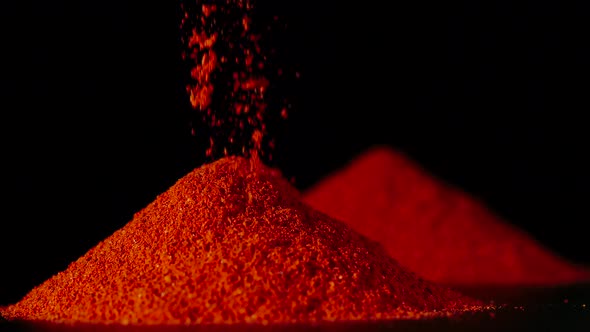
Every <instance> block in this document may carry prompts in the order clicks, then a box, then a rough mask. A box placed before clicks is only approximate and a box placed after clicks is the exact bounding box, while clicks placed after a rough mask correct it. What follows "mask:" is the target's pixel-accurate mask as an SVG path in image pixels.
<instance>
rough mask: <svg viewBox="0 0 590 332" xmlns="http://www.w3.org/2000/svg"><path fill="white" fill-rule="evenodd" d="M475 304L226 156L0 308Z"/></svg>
mask: <svg viewBox="0 0 590 332" xmlns="http://www.w3.org/2000/svg"><path fill="white" fill-rule="evenodd" d="M80 222H83V220H80ZM479 305H480V303H479V302H478V301H476V300H472V299H470V298H467V297H464V296H463V295H461V294H459V293H457V292H455V291H453V290H451V289H449V288H446V287H442V286H439V285H437V284H434V283H432V282H428V281H425V280H422V279H420V278H418V277H417V276H416V275H415V274H413V273H412V272H409V271H408V270H405V269H403V268H401V267H400V266H399V265H398V263H397V262H396V261H395V260H394V259H392V258H390V257H389V256H388V255H386V253H385V252H384V251H383V250H382V248H381V247H380V246H379V245H378V244H376V243H375V242H372V241H370V240H368V239H366V238H365V237H363V236H361V235H359V234H358V233H356V232H354V231H352V230H351V229H350V228H348V226H346V225H345V224H343V223H341V222H339V221H336V220H334V219H332V218H330V217H328V216H327V215H325V214H323V213H320V212H318V211H316V210H314V209H312V208H310V207H309V206H308V205H306V204H305V203H303V202H302V201H301V200H300V193H299V192H298V191H297V190H296V189H294V187H292V186H291V185H290V184H289V182H288V181H286V180H285V179H284V178H283V177H282V176H281V174H280V173H279V172H278V171H277V170H275V169H272V168H269V167H267V166H264V165H263V164H261V163H253V162H252V161H251V160H249V159H246V158H243V157H225V158H222V159H220V160H217V161H215V162H212V163H210V164H206V165H203V166H201V167H199V168H196V169H195V170H193V171H192V172H190V173H188V174H187V175H185V176H184V177H182V178H181V179H179V180H178V181H177V182H176V183H175V184H174V185H173V186H171V187H170V188H169V189H168V190H167V191H165V192H163V193H162V194H160V195H159V196H158V197H157V198H156V199H155V200H154V201H153V202H151V203H150V204H148V205H147V206H146V207H145V208H143V209H142V210H140V211H139V212H137V213H136V214H135V215H134V216H133V218H132V220H130V221H129V223H128V224H126V225H125V226H124V227H122V228H121V229H119V230H117V231H116V232H115V233H113V234H112V235H111V236H109V237H107V238H106V239H104V240H103V241H101V242H100V243H98V244H97V245H96V246H95V247H93V248H92V249H90V250H89V251H88V252H87V253H86V254H85V255H83V256H82V257H80V258H79V259H78V260H76V261H75V262H73V263H71V264H70V265H69V266H68V267H67V269H66V270H64V271H62V272H60V273H58V274H56V275H55V276H53V277H52V278H50V279H48V280H47V281H45V282H44V283H42V284H41V285H39V286H37V287H36V288H34V289H32V290H31V291H30V292H29V293H28V294H27V295H26V296H24V298H23V299H22V300H21V301H19V302H18V303H16V304H14V305H11V306H9V307H7V308H5V309H4V310H3V312H2V314H3V315H4V316H6V317H7V318H9V319H11V320H13V319H22V320H44V321H51V322H65V323H75V322H89V323H102V324H109V323H119V324H195V323H249V322H254V323H262V324H265V323H289V322H315V321H340V320H361V319H394V318H423V317H434V316H441V315H445V316H446V315H450V314H452V313H457V312H463V311H465V310H476V309H481V308H482V307H480V306H479Z"/></svg>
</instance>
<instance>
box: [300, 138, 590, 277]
mask: <svg viewBox="0 0 590 332" xmlns="http://www.w3.org/2000/svg"><path fill="white" fill-rule="evenodd" d="M304 196H305V198H304V199H305V201H307V202H308V203H309V204H310V205H312V206H313V207H315V208H317V209H319V210H320V211H323V212H325V213H327V214H328V215H330V216H331V217H334V218H336V219H338V220H342V221H345V222H346V223H347V224H348V225H349V226H351V227H352V228H353V229H354V230H355V231H357V232H359V233H361V234H363V235H365V236H367V237H369V238H370V239H372V240H375V241H377V242H379V243H381V244H382V245H383V246H384V248H385V249H386V250H387V252H388V253H389V254H390V255H392V256H393V257H394V258H395V259H396V260H397V261H398V262H399V263H400V264H401V265H402V266H404V267H405V268H408V269H409V270H411V271H414V272H416V273H417V274H418V275H420V276H422V277H424V278H425V279H430V280H433V281H436V282H440V283H444V284H451V285H455V284H456V285H469V286H473V285H526V286H539V285H552V286H553V285H563V284H572V283H580V282H590V270H589V269H587V268H585V267H580V266H577V265H575V264H573V263H572V262H570V261H568V260H566V259H564V258H563V257H560V256H558V255H556V254H555V253H553V252H551V251H550V250H548V249H547V248H545V247H544V246H542V245H541V244H540V243H539V242H537V241H536V240H535V239H534V238H533V237H532V236H530V235H529V234H527V233H526V232H524V231H523V230H521V229H518V228H516V227H515V226H513V225H511V224H510V223H508V222H506V221H505V220H504V219H502V218H500V217H499V216H498V215H496V214H495V213H493V211H491V209H489V208H487V207H486V206H485V204H484V203H483V202H482V201H479V200H477V199H475V198H473V197H470V196H469V195H468V194H466V193H464V192H462V191H461V190H459V189H458V188H457V187H454V186H452V185H450V184H448V183H444V182H443V181H441V180H438V179H436V178H435V177H434V176H431V175H429V173H428V172H427V171H426V170H425V169H423V168H421V167H420V166H419V165H418V164H417V163H415V162H413V161H412V160H411V159H410V158H408V157H406V156H405V155H404V154H402V153H399V152H396V151H395V150H394V149H393V148H391V147H388V146H375V147H373V148H371V149H369V150H367V151H365V152H364V153H362V154H360V155H358V156H357V157H356V158H354V159H352V160H351V161H350V163H349V164H348V165H347V166H345V167H343V168H341V169H340V170H337V171H335V172H333V173H332V174H331V175H329V176H327V177H326V178H325V179H323V180H321V181H320V182H319V183H317V184H316V185H314V186H313V187H312V188H310V189H308V190H307V191H306V192H305V194H304Z"/></svg>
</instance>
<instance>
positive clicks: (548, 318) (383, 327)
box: [0, 303, 590, 332]
mask: <svg viewBox="0 0 590 332" xmlns="http://www.w3.org/2000/svg"><path fill="white" fill-rule="evenodd" d="M482 328H485V329H487V330H490V331H512V330H515V329H517V330H518V331H540V330H543V331H588V330H590V305H585V304H580V303H561V304H560V305H555V304H542V305H530V306H511V305H504V306H501V307H498V308H496V309H495V310H493V311H478V312H472V313H464V314H461V315H457V316H453V317H447V318H441V317H439V318H431V319H415V320H413V319H402V320H382V321H370V322H367V321H357V322H337V323H318V324H270V325H264V326H263V325H258V324H233V325H219V324H205V325H197V326H194V325H193V326H184V325H166V326H164V325H159V326H137V325H135V326H134V325H127V326H124V325H99V324H59V323H44V322H23V321H21V322H10V321H3V320H1V319H0V330H2V331H5V332H10V331H41V332H90V331H92V332H102V331H105V332H106V331H109V332H112V331H117V332H151V331H162V332H185V331H186V332H188V331H202V332H209V331H211V332H213V331H246V332H249V331H262V332H265V331H268V332H271V331H272V332H287V331H316V332H341V331H348V332H352V331H368V332H371V331H416V332H430V331H437V332H447V331H448V332H450V331H479V330H481V329H482Z"/></svg>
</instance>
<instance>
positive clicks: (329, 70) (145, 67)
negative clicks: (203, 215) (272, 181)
mask: <svg viewBox="0 0 590 332" xmlns="http://www.w3.org/2000/svg"><path fill="white" fill-rule="evenodd" d="M82 3H83V4H81V2H75V3H67V2H64V1H39V2H37V1H35V2H27V3H20V4H19V5H17V6H14V5H8V4H7V2H2V4H1V5H0V19H1V22H0V24H1V25H0V27H1V30H0V31H1V32H0V33H1V35H0V37H1V41H0V42H1V44H0V47H1V51H0V52H1V53H0V54H1V55H0V56H1V57H2V58H1V59H2V61H1V62H0V63H1V64H0V66H1V67H0V69H1V72H0V75H1V77H2V94H1V96H2V99H1V103H0V111H1V112H0V116H1V117H2V120H1V122H0V124H1V128H2V130H1V134H2V159H1V160H2V166H3V171H2V176H3V181H2V189H3V190H2V191H3V198H2V213H3V216H2V224H1V225H2V228H1V229H0V253H1V256H0V304H7V303H11V302H14V301H16V300H18V299H19V297H21V296H22V295H24V294H25V293H26V292H27V291H28V290H29V289H30V288H32V287H33V286H35V285H37V284H40V283H41V282H42V281H44V280H45V279H47V278H48V277H50V276H51V275H53V274H54V273H56V272H57V271H60V270H63V269H65V268H66V267H67V264H68V263H69V262H71V261H73V260H75V259H76V258H77V257H79V256H81V255H82V254H84V253H85V252H86V251H87V250H88V249H89V248H91V247H92V246H94V245H95V244H96V243H97V242H98V241H100V240H101V239H103V238H104V237H106V236H108V235H110V234H111V233H112V232H113V231H114V230H116V229H117V228H119V227H121V226H123V225H124V224H125V223H126V222H127V221H129V220H130V219H131V217H132V215H133V213H134V212H136V211H138V210H139V209H141V208H143V207H144V206H145V205H147V204H148V203H149V202H150V201H151V200H153V199H154V198H155V196H156V195H157V194H159V193H161V192H163V191H165V190H166V189H167V188H168V187H169V186H171V185H172V184H173V183H174V182H175V181H176V180H177V179H178V178H180V177H181V176H183V175H184V174H186V173H187V172H188V171H190V170H191V169H193V168H194V167H197V166H199V165H200V164H201V163H202V162H204V160H205V158H204V151H203V149H202V146H201V144H200V143H199V142H200V141H199V139H201V140H203V139H205V138H203V137H200V138H199V137H197V138H193V137H191V134H190V123H189V118H190V117H191V112H193V111H192V110H191V109H190V107H189V104H188V97H187V96H186V94H185V91H184V85H185V83H186V82H184V81H183V80H184V78H185V75H186V74H187V73H186V72H185V69H186V68H185V67H184V66H183V64H182V63H181V60H180V52H181V44H180V39H179V37H180V33H179V28H178V26H179V24H180V15H181V13H180V6H179V4H180V2H179V1H156V2H149V1H138V0H119V1H110V0H107V1H95V2H93V1H88V2H82ZM258 10H259V11H260V12H261V13H264V15H267V16H268V17H271V16H272V15H274V14H277V15H279V16H280V18H281V20H283V21H284V22H285V23H287V25H288V29H287V31H286V32H284V33H283V34H282V35H280V36H281V38H280V42H278V41H277V48H278V49H279V50H280V51H281V52H279V53H280V54H282V56H281V58H280V60H281V61H284V66H285V67H286V68H287V67H289V68H297V70H298V71H299V72H300V73H301V78H300V79H299V80H294V81H293V83H292V84H291V85H286V86H285V87H284V91H283V93H284V94H285V96H286V97H288V98H289V100H290V101H291V102H292V104H293V106H294V108H293V110H292V111H291V113H290V116H289V118H288V120H286V121H285V123H284V124H283V127H282V128H281V134H280V135H278V136H277V148H276V151H275V163H276V166H277V167H279V168H280V169H282V170H283V172H284V173H285V175H286V176H287V177H294V178H295V181H296V182H295V183H296V185H297V186H298V187H299V188H301V189H305V188H307V187H309V186H310V185H311V184H313V183H314V182H315V181H317V180H319V179H320V178H321V177H322V176H324V175H326V174H328V173H329V172H330V171H332V170H334V169H336V168H337V167H339V166H341V165H343V163H345V162H346V161H348V160H349V159H351V158H352V157H353V156H354V155H355V154H356V153H358V152H360V151H362V150H364V149H365V148H367V147H368V146H370V145H372V144H377V143H383V144H390V145H392V146H393V147H395V148H396V149H400V150H402V151H405V152H406V153H407V154H409V155H410V156H411V157H413V158H414V159H416V160H417V161H418V162H420V163H421V164H422V165H423V166H424V167H425V168H427V169H428V170H430V171H431V172H432V173H433V174H434V175H436V176H438V177H440V178H442V179H444V180H446V181H448V182H450V183H453V184H455V185H456V186H458V187H460V188H462V189H464V190H465V191H467V192H469V193H471V194H473V195H474V196H475V197H478V198H480V199H482V200H484V201H485V202H487V203H488V204H489V205H490V207H492V208H493V209H494V210H495V211H497V212H498V213H499V214H500V215H502V216H505V217H506V219H507V220H509V221H510V222H512V223H514V224H516V225H518V226H519V227H522V228H523V229H526V230H527V231H529V232H530V233H531V234H533V235H534V236H535V237H536V238H537V239H539V240H540V241H541V242H543V243H545V244H546V245H547V246H548V247H549V248H551V249H552V250H554V251H556V252H558V253H560V254H562V255H563V256H565V257H567V258H569V259H571V260H574V261H578V262H582V263H590V251H589V250H587V245H586V243H587V240H588V235H587V232H586V231H585V228H586V226H587V225H585V223H587V221H588V208H587V207H588V204H587V198H588V197H590V190H589V189H588V188H589V185H590V178H589V176H588V173H587V170H588V169H589V166H590V165H589V163H588V162H587V161H586V160H585V158H584V157H585V154H586V152H587V141H588V135H589V134H588V133H587V123H586V120H584V119H585V117H584V115H585V114H584V113H585V112H587V111H588V110H589V109H590V107H589V101H588V91H589V90H588V88H589V84H588V77H590V75H589V74H590V70H589V69H590V66H589V61H590V60H589V59H590V48H589V46H588V43H587V34H586V33H585V31H586V30H587V29H586V27H585V25H586V22H588V21H589V19H590V17H589V16H590V15H589V12H588V8H587V6H583V5H579V4H576V3H575V2H560V1H538V0H537V1H523V2H518V5H517V4H516V2H515V1H508V0H496V1H473V0H472V1H458V2H455V3H454V4H448V3H444V2H440V1H439V2H437V1H432V2H429V1H412V2H411V3H410V4H406V3H404V4H399V3H396V2H393V3H391V2H389V1H365V2H362V4H361V3H356V2H343V1H337V2H336V1H333V2H322V3H319V2H315V1H307V0H306V1H301V0H300V1H283V2H277V1H264V2H260V3H259V5H258ZM264 15H262V16H263V17H265V16H264Z"/></svg>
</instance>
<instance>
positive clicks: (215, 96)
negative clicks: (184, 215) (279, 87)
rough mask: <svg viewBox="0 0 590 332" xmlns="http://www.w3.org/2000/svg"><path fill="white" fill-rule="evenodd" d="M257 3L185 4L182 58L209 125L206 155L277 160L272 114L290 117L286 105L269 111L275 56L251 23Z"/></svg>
mask: <svg viewBox="0 0 590 332" xmlns="http://www.w3.org/2000/svg"><path fill="white" fill-rule="evenodd" d="M253 2H254V1H253V0H224V1H213V4H201V1H199V0H186V1H184V2H182V3H181V8H182V10H183V13H184V16H183V18H182V20H181V23H180V30H181V32H182V38H181V41H182V43H183V45H184V50H183V52H182V57H183V59H184V60H186V61H187V63H188V65H189V66H190V68H191V69H190V78H189V84H187V86H186V91H187V93H188V96H189V101H190V104H191V107H192V108H193V109H195V110H196V111H197V112H198V113H199V114H200V116H201V119H202V121H203V122H204V124H205V125H206V126H207V131H208V132H207V133H206V135H203V136H205V137H209V147H208V148H207V151H206V155H207V156H208V157H211V159H212V160H214V159H216V158H218V157H220V156H228V155H236V154H238V155H242V156H249V155H250V154H256V155H258V156H259V157H266V158H268V159H269V160H270V159H272V154H271V151H270V150H271V149H272V145H273V141H272V139H270V138H269V137H267V133H268V128H267V125H268V122H269V121H268V117H269V116H268V113H272V114H271V115H274V113H276V114H277V115H278V114H281V116H282V117H283V118H285V117H286V113H285V112H286V109H285V108H284V107H283V105H281V106H280V107H279V108H278V109H274V108H272V107H269V102H268V100H267V99H268V98H267V92H268V90H269V86H270V82H269V79H268V78H267V76H268V71H269V69H268V68H267V67H269V65H268V62H269V61H268V60H269V55H268V54H267V53H270V52H265V51H268V50H267V49H266V48H264V47H262V42H261V39H262V35H261V33H259V32H258V30H257V29H255V27H256V26H255V24H254V22H252V19H251V16H252V15H253V13H252V12H253V9H254V6H253ZM275 83H276V82H275ZM196 134H197V133H196V131H195V130H194V129H193V135H196ZM201 134H202V133H201Z"/></svg>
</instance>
